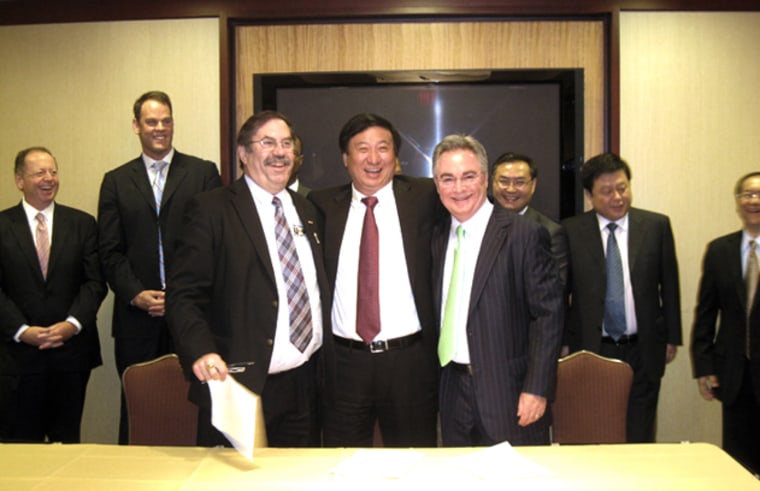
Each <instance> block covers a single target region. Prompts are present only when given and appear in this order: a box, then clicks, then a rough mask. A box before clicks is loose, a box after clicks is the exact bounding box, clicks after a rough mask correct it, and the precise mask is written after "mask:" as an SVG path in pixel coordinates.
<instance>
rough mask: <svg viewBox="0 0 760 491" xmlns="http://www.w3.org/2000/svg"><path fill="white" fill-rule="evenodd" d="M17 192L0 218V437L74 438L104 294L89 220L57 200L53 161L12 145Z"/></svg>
mask: <svg viewBox="0 0 760 491" xmlns="http://www.w3.org/2000/svg"><path fill="white" fill-rule="evenodd" d="M15 174H16V186H17V187H18V188H19V189H20V190H21V191H22V192H23V193H24V198H23V200H22V201H21V203H20V204H19V205H17V206H14V207H12V208H9V209H7V210H5V211H3V212H2V217H3V218H2V220H0V325H1V326H2V328H1V331H0V332H2V344H1V345H0V359H2V360H3V361H2V362H0V370H2V371H0V379H2V380H3V383H2V385H3V386H5V387H6V389H7V388H8V387H10V389H11V390H10V391H9V392H7V393H3V394H2V397H3V400H2V401H0V404H2V405H3V406H6V407H5V409H4V410H3V411H1V413H2V414H3V415H4V417H5V419H4V420H2V421H0V441H34V442H44V441H49V442H64V443H79V434H80V431H79V430H80V425H81V419H82V409H83V407H84V399H85V392H86V390H87V382H88V380H89V378H90V371H91V370H92V369H93V368H95V367H97V366H99V365H100V364H101V363H102V361H101V358H100V343H99V340H98V329H97V326H96V315H97V312H98V308H99V307H100V303H101V302H102V301H103V298H104V297H105V295H106V285H105V280H104V278H103V275H102V273H101V270H100V263H99V261H98V249H97V227H96V225H95V219H94V218H93V217H92V216H90V215H88V214H87V213H84V212H82V211H79V210H76V209H74V208H69V207H67V206H63V205H61V204H58V203H55V196H56V194H57V192H58V185H59V180H58V164H57V163H56V161H55V158H54V157H53V155H52V154H51V153H50V152H49V151H48V150H47V149H45V148H42V147H33V148H28V149H26V150H22V151H21V152H19V154H18V156H17V157H16V164H15Z"/></svg>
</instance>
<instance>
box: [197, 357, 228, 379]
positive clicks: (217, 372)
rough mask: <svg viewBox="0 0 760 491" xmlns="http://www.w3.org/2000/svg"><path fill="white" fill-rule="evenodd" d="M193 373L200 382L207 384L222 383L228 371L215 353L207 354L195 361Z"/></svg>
mask: <svg viewBox="0 0 760 491" xmlns="http://www.w3.org/2000/svg"><path fill="white" fill-rule="evenodd" d="M193 373H194V374H195V376H196V377H198V380H200V381H201V382H208V381H209V380H221V381H224V379H226V378H227V374H228V373H229V371H228V370H227V364H226V363H225V362H224V360H222V357H221V356H219V355H218V354H216V353H207V354H205V355H203V356H201V357H200V358H198V359H197V360H195V363H193Z"/></svg>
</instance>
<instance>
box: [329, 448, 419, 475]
mask: <svg viewBox="0 0 760 491" xmlns="http://www.w3.org/2000/svg"><path fill="white" fill-rule="evenodd" d="M423 457H424V454H423V453H422V452H418V451H415V450H390V449H371V450H370V449H359V450H357V451H356V453H354V454H353V455H352V456H351V457H349V458H347V459H345V460H343V461H341V463H340V464H338V465H337V466H336V467H335V468H334V469H333V470H332V474H333V475H334V476H340V477H355V478H360V479H363V480H366V479H401V478H402V477H404V475H405V474H406V473H407V472H409V470H410V469H411V468H412V467H413V466H414V465H415V464H416V463H417V462H419V461H420V460H421V459H422V458H423Z"/></svg>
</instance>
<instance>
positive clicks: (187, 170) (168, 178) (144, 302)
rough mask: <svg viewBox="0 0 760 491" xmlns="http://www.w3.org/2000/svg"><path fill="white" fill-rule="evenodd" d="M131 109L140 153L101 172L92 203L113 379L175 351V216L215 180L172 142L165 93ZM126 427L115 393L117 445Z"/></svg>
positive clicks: (212, 168)
mask: <svg viewBox="0 0 760 491" xmlns="http://www.w3.org/2000/svg"><path fill="white" fill-rule="evenodd" d="M132 109H133V113H134V119H133V120H132V129H133V131H134V132H135V134H136V135H137V137H138V138H139V140H140V146H141V147H142V154H141V155H140V156H139V157H137V158H136V159H134V160H131V161H130V162H127V163H126V164H124V165H121V166H119V167H117V168H116V169H114V170H112V171H109V172H107V173H106V174H105V176H103V183H102V184H101V187H100V200H99V203H98V229H99V233H98V242H99V249H100V260H101V262H102V264H103V272H104V273H105V275H106V279H107V280H108V284H109V285H110V286H111V289H112V290H113V292H114V294H115V299H114V306H113V320H112V329H111V330H112V334H113V337H114V353H115V357H116V371H117V372H118V374H119V377H121V374H122V373H123V372H124V370H125V369H126V368H127V367H128V366H129V365H132V364H134V363H139V362H143V361H148V360H152V359H154V358H157V357H159V356H161V355H164V354H166V353H172V352H173V351H174V347H173V345H172V340H171V337H170V335H169V330H168V329H167V328H166V322H165V320H164V308H165V303H164V290H165V289H166V272H167V271H168V269H169V268H170V267H171V263H172V260H173V259H174V249H175V244H176V241H177V237H178V234H179V229H180V225H181V223H182V214H183V213H184V211H185V204H186V203H187V201H188V200H189V199H190V198H191V197H192V196H194V195H195V194H197V193H200V192H201V191H206V190H209V189H213V188H215V187H218V186H221V185H222V182H221V179H220V178H219V171H218V170H217V168H216V165H214V163H212V162H209V161H206V160H201V159H199V158H197V157H193V156H190V155H186V154H183V153H180V152H178V151H176V150H175V149H174V147H173V146H172V141H173V137H174V117H173V115H172V103H171V100H170V99H169V96H168V95H167V94H165V93H163V92H159V91H152V92H146V93H145V94H143V95H141V96H140V97H139V98H138V99H137V100H136V101H135V103H134V106H133V108H132ZM127 426H128V425H127V411H126V405H125V401H124V397H123V394H122V403H121V418H120V422H119V443H120V444H126V443H127V439H128V428H127Z"/></svg>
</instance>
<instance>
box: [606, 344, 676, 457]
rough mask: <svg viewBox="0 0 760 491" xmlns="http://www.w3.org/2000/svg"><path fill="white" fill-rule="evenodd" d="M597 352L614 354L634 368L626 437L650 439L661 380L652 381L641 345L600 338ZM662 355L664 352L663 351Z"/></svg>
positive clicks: (629, 438) (649, 441) (613, 355)
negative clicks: (608, 341) (600, 341)
mask: <svg viewBox="0 0 760 491" xmlns="http://www.w3.org/2000/svg"><path fill="white" fill-rule="evenodd" d="M599 354H600V355H602V356H606V357H608V358H617V359H619V360H623V361H624V362H626V363H628V364H629V365H631V368H633V384H631V394H630V396H629V398H628V411H627V416H626V441H627V442H628V443H653V442H654V440H655V430H656V422H657V400H658V398H659V396H660V380H659V379H658V380H657V381H656V382H653V381H652V380H651V379H650V378H649V376H648V375H647V373H646V370H644V365H643V363H642V361H641V347H640V344H639V343H638V341H634V342H631V343H626V344H620V345H616V344H613V343H605V342H603V343H602V345H601V349H600V350H599ZM662 357H663V358H664V357H665V353H664V352H663V353H662Z"/></svg>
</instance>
